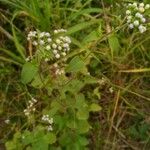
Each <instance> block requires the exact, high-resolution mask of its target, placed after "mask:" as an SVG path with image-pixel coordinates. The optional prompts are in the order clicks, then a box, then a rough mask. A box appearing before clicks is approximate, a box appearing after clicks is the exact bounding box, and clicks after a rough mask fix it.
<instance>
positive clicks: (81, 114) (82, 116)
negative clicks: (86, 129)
mask: <svg viewBox="0 0 150 150" xmlns="http://www.w3.org/2000/svg"><path fill="white" fill-rule="evenodd" d="M77 118H78V119H79V120H87V119H88V118H89V111H88V109H87V108H86V107H83V108H82V109H79V110H78V111H77Z"/></svg>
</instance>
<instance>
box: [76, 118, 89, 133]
mask: <svg viewBox="0 0 150 150" xmlns="http://www.w3.org/2000/svg"><path fill="white" fill-rule="evenodd" d="M89 129H90V125H89V123H88V121H87V120H80V121H79V123H78V132H79V133H80V134H83V133H87V132H88V131H89Z"/></svg>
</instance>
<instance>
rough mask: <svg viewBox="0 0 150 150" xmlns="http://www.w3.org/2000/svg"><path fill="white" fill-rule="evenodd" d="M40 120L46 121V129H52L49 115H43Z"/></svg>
mask: <svg viewBox="0 0 150 150" xmlns="http://www.w3.org/2000/svg"><path fill="white" fill-rule="evenodd" d="M42 121H44V122H45V123H48V126H47V130H48V131H53V128H52V124H53V118H50V117H49V115H43V116H42Z"/></svg>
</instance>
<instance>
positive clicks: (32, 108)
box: [24, 98, 37, 116]
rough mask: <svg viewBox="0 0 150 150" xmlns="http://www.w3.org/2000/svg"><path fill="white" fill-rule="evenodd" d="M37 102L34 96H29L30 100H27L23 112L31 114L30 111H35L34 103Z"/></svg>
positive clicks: (27, 114)
mask: <svg viewBox="0 0 150 150" xmlns="http://www.w3.org/2000/svg"><path fill="white" fill-rule="evenodd" d="M36 102H37V100H36V99H35V98H31V100H30V101H29V103H28V105H27V108H26V109H24V114H25V115H26V116H29V115H30V114H31V112H35V107H34V105H35V103H36Z"/></svg>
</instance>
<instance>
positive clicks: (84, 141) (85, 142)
mask: <svg viewBox="0 0 150 150" xmlns="http://www.w3.org/2000/svg"><path fill="white" fill-rule="evenodd" d="M78 140H79V143H80V145H82V146H86V145H88V144H89V141H88V140H87V139H86V138H85V137H82V136H80V137H79V138H78Z"/></svg>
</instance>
